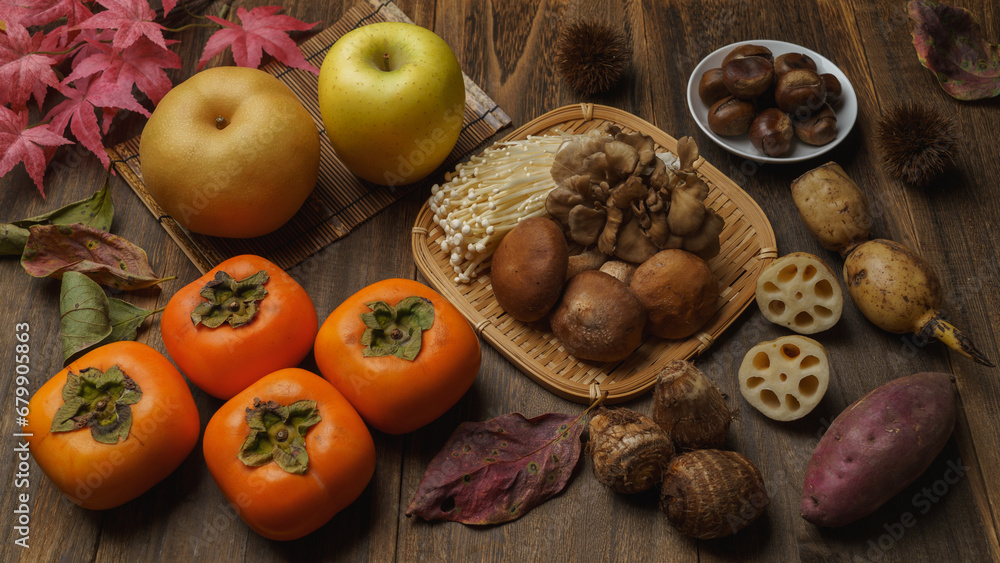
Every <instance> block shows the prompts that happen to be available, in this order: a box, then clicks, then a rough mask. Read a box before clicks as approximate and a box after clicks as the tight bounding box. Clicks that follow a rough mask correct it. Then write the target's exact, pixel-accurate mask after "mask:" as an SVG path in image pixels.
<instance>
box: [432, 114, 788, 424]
mask: <svg viewBox="0 0 1000 563" xmlns="http://www.w3.org/2000/svg"><path fill="white" fill-rule="evenodd" d="M606 122H611V123H613V124H615V125H617V126H619V127H621V128H622V130H623V131H627V132H635V131H640V132H642V133H645V134H646V135H649V136H650V137H652V138H653V140H654V141H655V142H656V144H657V151H662V150H668V151H671V152H673V153H675V154H676V152H677V141H676V139H674V138H673V137H671V136H670V135H667V134H666V133H664V132H662V131H660V130H659V129H657V128H656V127H654V126H653V125H652V124H651V123H649V122H647V121H645V120H643V119H640V118H638V117H636V116H634V115H632V114H629V113H626V112H624V111H621V110H618V109H615V108H611V107H606V106H600V105H595V104H579V105H572V106H565V107H562V108H559V109H556V110H553V111H551V112H549V113H546V114H545V115H543V116H541V117H539V118H537V119H535V120H533V121H531V122H530V123H527V124H525V125H524V126H523V127H521V128H519V129H518V130H516V131H514V132H513V133H511V134H510V135H508V136H507V137H506V138H505V139H504V140H513V139H524V138H526V137H527V136H528V135H554V134H558V132H559V131H562V132H565V133H574V134H576V133H585V132H586V131H589V130H591V129H595V128H598V127H600V126H602V125H603V124H604V123H606ZM698 174H699V175H700V176H701V177H702V179H704V180H705V182H706V183H708V185H709V195H708V198H707V199H706V200H705V202H706V204H707V205H709V206H710V207H711V208H712V209H714V210H715V211H717V212H718V213H719V214H720V215H721V216H722V217H723V219H725V222H726V224H725V227H724V228H723V231H722V235H721V237H720V242H721V250H720V252H719V255H718V256H716V257H715V258H713V259H712V260H710V261H709V266H710V267H711V268H712V271H713V272H715V274H716V276H718V278H719V280H721V282H722V287H723V291H722V292H721V296H720V297H719V302H718V308H717V311H716V314H715V315H714V316H713V317H712V319H711V320H710V321H709V322H708V324H707V325H706V326H704V327H702V331H701V332H699V333H697V334H695V335H694V336H692V337H690V338H688V339H686V340H664V339H660V338H657V337H654V336H648V335H647V336H646V338H645V340H644V342H643V343H642V345H641V346H640V347H639V348H638V349H637V350H636V351H635V352H633V353H632V354H631V355H630V356H629V357H628V358H626V359H625V360H623V361H621V362H617V363H608V364H599V363H593V362H586V361H583V360H579V359H577V358H575V357H573V356H571V355H569V354H568V353H567V352H566V351H565V350H564V349H563V347H562V346H561V345H560V343H559V341H558V339H556V337H555V336H553V335H552V333H551V332H548V331H547V330H540V329H539V328H538V326H537V325H532V326H529V325H527V324H525V323H522V322H520V321H517V320H514V319H512V318H511V317H509V316H508V315H507V314H506V313H504V311H503V310H502V309H501V308H500V307H499V306H498V305H497V302H496V299H495V298H494V297H493V289H492V286H491V284H490V276H489V269H488V267H489V262H488V261H487V262H486V263H485V264H483V266H482V271H480V272H478V275H477V277H475V278H473V279H472V281H471V282H470V283H464V284H463V283H455V282H454V281H453V277H452V276H453V275H454V274H453V270H452V267H451V264H450V263H449V253H447V252H445V251H443V250H442V249H441V246H440V243H441V239H442V237H443V236H444V233H443V231H442V229H441V228H440V227H439V226H438V225H437V224H436V223H434V221H433V218H434V214H433V212H432V211H431V210H430V208H429V206H428V205H427V204H425V205H424V206H423V208H422V209H421V211H420V214H419V215H418V216H417V221H416V224H415V225H414V227H413V233H412V246H413V256H414V260H415V262H416V265H417V268H418V269H419V270H420V273H421V274H423V275H424V277H426V278H427V280H428V281H429V282H430V284H431V285H432V286H434V288H435V289H437V290H438V291H439V292H440V293H441V294H443V295H444V296H445V297H446V298H447V299H448V300H449V301H451V302H452V303H453V304H455V306H456V307H457V308H458V309H459V310H460V311H461V312H462V314H463V315H465V317H466V318H467V319H468V320H469V322H470V323H471V324H472V326H473V327H475V329H476V332H477V333H479V335H480V336H481V337H482V338H483V339H485V340H486V341H487V342H489V343H490V345H492V346H493V347H494V348H496V349H497V350H498V351H499V352H500V353H501V354H503V355H504V356H505V357H506V358H507V359H509V360H510V361H511V362H513V363H514V364H515V365H516V366H517V367H518V368H520V369H521V370H522V371H523V372H524V373H525V374H527V375H528V376H529V377H530V378H532V379H533V380H535V381H536V382H538V384H540V385H541V386H542V387H544V388H546V389H548V390H549V391H551V392H553V393H555V394H556V395H559V396H560V397H563V398H566V399H569V400H571V401H576V402H579V403H585V404H586V403H589V402H591V401H593V400H595V399H596V398H597V397H599V396H601V395H604V394H606V398H605V402H607V403H614V402H621V401H625V400H628V399H631V398H634V397H636V396H638V395H640V394H642V393H643V392H645V391H646V390H647V389H649V388H650V387H652V386H653V384H654V383H655V382H656V374H657V373H658V372H659V371H660V369H661V368H662V367H663V366H664V365H666V364H667V363H668V362H670V361H673V360H678V359H689V358H692V357H695V356H697V355H699V354H701V353H702V352H704V351H705V350H706V349H707V348H708V347H709V346H711V345H712V343H713V342H714V341H715V339H716V338H718V336H719V335H720V334H722V332H723V331H724V330H726V328H727V327H728V326H729V325H730V324H732V323H733V321H734V320H736V318H737V317H738V316H739V315H740V313H742V312H743V310H744V309H746V308H747V306H748V305H749V304H750V302H751V301H752V300H753V298H754V291H755V290H756V287H757V277H758V276H759V275H760V272H761V271H762V270H763V269H764V268H765V267H766V266H767V265H768V264H769V263H771V262H772V261H773V260H774V259H775V258H776V257H777V247H776V245H775V239H774V231H773V230H772V229H771V224H770V222H769V221H768V220H767V216H766V215H764V212H763V211H762V210H761V209H760V207H759V206H758V205H757V203H756V202H755V201H754V200H753V199H752V198H751V197H750V196H749V195H747V193H746V192H744V191H743V190H742V189H740V187H739V186H737V185H736V184H735V183H734V182H733V181H732V180H730V179H729V178H727V177H726V176H725V175H723V174H722V173H721V172H720V171H719V170H718V169H716V168H715V167H714V166H712V165H711V164H709V163H707V162H706V163H704V164H702V165H701V167H700V168H699V169H698Z"/></svg>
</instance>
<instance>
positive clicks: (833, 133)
mask: <svg viewBox="0 0 1000 563" xmlns="http://www.w3.org/2000/svg"><path fill="white" fill-rule="evenodd" d="M792 126H793V127H794V128H795V136H796V137H798V138H799V140H801V141H802V142H803V143H809V144H810V145H825V144H827V143H829V142H830V141H832V140H833V139H834V138H836V137H837V114H836V113H834V111H833V108H831V107H830V105H829V104H823V107H822V108H820V110H819V111H817V112H814V113H813V114H812V115H810V116H809V117H808V118H806V119H803V120H796V121H794V122H793V123H792Z"/></svg>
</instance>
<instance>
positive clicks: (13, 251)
mask: <svg viewBox="0 0 1000 563" xmlns="http://www.w3.org/2000/svg"><path fill="white" fill-rule="evenodd" d="M27 242H28V229H24V228H21V227H18V226H17V225H14V224H12V223H0V256H20V255H21V253H22V252H24V245H25V244H27Z"/></svg>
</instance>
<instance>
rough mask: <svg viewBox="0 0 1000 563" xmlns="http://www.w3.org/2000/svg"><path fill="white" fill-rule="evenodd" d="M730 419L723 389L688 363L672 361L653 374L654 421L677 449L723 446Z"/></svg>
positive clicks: (731, 416)
mask: <svg viewBox="0 0 1000 563" xmlns="http://www.w3.org/2000/svg"><path fill="white" fill-rule="evenodd" d="M732 418H733V415H732V413H731V412H730V411H729V407H727V406H726V400H725V398H724V397H723V396H722V392H721V391H719V388H718V387H716V386H715V384H713V383H712V381H711V380H710V379H708V376H706V375H705V373H704V372H702V371H701V370H700V369H698V368H696V367H695V366H694V364H692V363H691V362H688V361H684V360H675V361H673V362H670V363H669V364H667V365H666V366H664V367H663V369H662V370H660V372H659V373H658V374H657V375H656V386H655V387H654V388H653V420H655V421H656V423H657V424H659V425H660V427H661V428H663V430H665V431H666V433H667V434H668V435H669V436H670V439H671V440H672V441H673V442H674V446H675V447H677V448H678V449H684V450H695V449H700V448H718V447H720V446H722V444H723V443H725V441H726V437H727V436H728V435H729V423H730V421H731V420H732Z"/></svg>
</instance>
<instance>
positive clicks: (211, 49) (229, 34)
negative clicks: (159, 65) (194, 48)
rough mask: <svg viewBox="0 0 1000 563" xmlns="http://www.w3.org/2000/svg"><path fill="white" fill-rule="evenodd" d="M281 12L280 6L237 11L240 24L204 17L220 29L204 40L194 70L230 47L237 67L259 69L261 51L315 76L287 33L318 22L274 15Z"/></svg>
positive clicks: (314, 70) (306, 27) (314, 69)
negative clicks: (202, 49) (202, 50)
mask: <svg viewBox="0 0 1000 563" xmlns="http://www.w3.org/2000/svg"><path fill="white" fill-rule="evenodd" d="M281 9H282V8H281V7H280V6H261V7H258V8H254V9H252V10H250V11H249V12H248V11H246V10H245V9H243V8H237V9H236V15H237V16H238V17H239V18H240V22H242V23H241V25H237V24H235V23H233V22H230V21H227V20H224V19H222V18H219V17H216V16H206V17H208V19H210V20H212V21H214V22H215V23H217V24H219V25H221V26H223V28H222V29H220V30H219V31H216V32H215V33H214V34H213V35H212V36H211V37H209V38H208V42H206V43H205V50H204V52H203V53H202V55H201V59H200V60H199V61H198V69H199V70H201V68H202V67H203V66H205V63H206V62H208V60H209V59H211V58H212V57H214V56H215V55H218V54H219V53H221V52H223V51H225V50H226V47H229V46H230V45H231V46H232V47H233V58H234V59H235V60H236V64H237V65H238V66H248V67H252V68H257V67H259V66H260V59H261V51H262V50H264V51H267V52H268V53H270V54H271V55H273V56H274V58H276V59H278V60H279V61H281V62H283V63H285V64H286V65H288V66H290V67H292V68H300V69H302V70H307V71H309V72H311V73H313V74H316V75H319V69H317V68H316V67H315V66H313V65H311V64H309V62H308V61H306V59H305V57H303V56H302V51H300V50H299V48H298V46H296V45H295V42H294V41H292V38H291V37H289V36H288V33H287V32H289V31H305V30H307V29H310V28H311V27H313V26H315V25H316V23H319V22H316V23H305V22H303V21H301V20H297V19H295V18H293V17H292V16H278V15H275V14H276V13H277V12H278V11H280V10H281Z"/></svg>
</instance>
